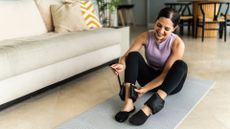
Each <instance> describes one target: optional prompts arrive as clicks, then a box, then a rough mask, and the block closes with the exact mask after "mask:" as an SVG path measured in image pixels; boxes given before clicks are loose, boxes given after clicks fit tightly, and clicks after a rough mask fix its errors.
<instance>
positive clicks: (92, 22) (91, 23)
mask: <svg viewBox="0 0 230 129" xmlns="http://www.w3.org/2000/svg"><path fill="white" fill-rule="evenodd" d="M80 8H81V12H82V16H83V18H84V21H85V24H86V26H87V27H88V29H95V28H101V27H102V25H101V23H100V21H99V18H98V16H97V15H96V14H95V10H94V8H93V4H92V2H91V1H80Z"/></svg>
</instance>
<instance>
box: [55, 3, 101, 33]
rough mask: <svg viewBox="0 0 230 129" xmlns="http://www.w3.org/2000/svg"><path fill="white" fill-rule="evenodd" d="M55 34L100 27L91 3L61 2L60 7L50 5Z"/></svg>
mask: <svg viewBox="0 0 230 129" xmlns="http://www.w3.org/2000/svg"><path fill="white" fill-rule="evenodd" d="M51 13H52V17H53V23H54V26H55V32H70V31H82V30H89V29H95V28H100V27H102V25H101V23H100V22H99V19H98V17H97V16H96V14H95V11H94V8H93V5H92V2H91V1H88V0H63V4H62V5H51Z"/></svg>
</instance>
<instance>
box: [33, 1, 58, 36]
mask: <svg viewBox="0 0 230 129" xmlns="http://www.w3.org/2000/svg"><path fill="white" fill-rule="evenodd" d="M35 2H36V4H37V6H38V9H39V11H40V13H41V16H42V18H43V20H44V22H45V25H46V28H47V30H48V31H49V32H50V31H54V25H53V19H52V16H51V10H50V5H53V4H59V5H61V4H62V0H35Z"/></svg>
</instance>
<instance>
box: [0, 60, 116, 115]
mask: <svg viewBox="0 0 230 129" xmlns="http://www.w3.org/2000/svg"><path fill="white" fill-rule="evenodd" d="M116 62H118V59H114V60H112V61H109V62H107V63H104V64H102V65H100V66H97V67H94V68H92V69H89V70H87V71H84V72H82V73H79V74H76V75H74V76H72V77H70V78H67V79H65V80H63V81H60V82H57V83H54V84H52V85H49V86H46V87H44V88H42V89H40V90H37V91H35V92H32V93H30V94H27V95H25V96H22V97H20V98H17V99H15V100H12V101H10V102H7V103H4V104H2V105H0V111H2V110H4V109H6V108H9V107H11V106H13V105H16V104H18V103H20V102H23V101H25V100H28V99H30V98H33V97H35V96H37V95H40V94H41V93H44V92H46V91H49V90H51V89H54V88H56V87H59V86H62V85H63V84H65V83H67V82H69V81H72V80H74V79H76V78H79V77H82V76H84V75H86V74H88V73H91V72H93V71H95V70H98V69H100V68H103V67H106V66H108V65H111V64H113V63H116Z"/></svg>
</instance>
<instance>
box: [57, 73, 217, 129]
mask: <svg viewBox="0 0 230 129" xmlns="http://www.w3.org/2000/svg"><path fill="white" fill-rule="evenodd" d="M213 85H214V81H211V80H200V79H195V78H188V79H187V80H186V81H185V84H184V87H183V89H182V90H181V92H179V93H178V94H175V95H171V96H168V97H167V99H166V100H165V107H164V108H163V109H162V110H161V111H160V112H159V113H157V114H155V115H152V116H151V117H150V118H149V119H148V121H147V122H146V123H145V124H144V125H141V126H133V125H131V124H130V123H129V122H128V121H126V122H124V123H118V122H116V121H115V120H114V115H115V114H116V113H117V112H118V111H119V109H120V108H121V106H122V101H121V100H120V98H119V97H118V96H114V97H112V98H110V99H108V100H107V101H105V102H103V103H101V104H98V105H96V106H95V107H93V108H91V109H90V110H88V111H86V112H84V113H82V114H80V115H78V116H76V117H75V118H73V119H71V120H69V121H66V122H64V123H63V124H61V125H59V126H58V127H56V129H175V128H176V127H177V126H178V125H179V124H180V123H181V122H182V121H183V120H184V119H185V118H186V116H187V115H188V114H189V113H190V112H191V111H192V109H193V108H194V107H195V106H196V105H197V104H198V103H199V102H200V101H201V99H202V98H203V97H204V96H205V95H206V94H207V93H208V91H209V90H210V89H211V87H212V86H213ZM150 96H151V94H146V95H145V96H143V97H142V98H141V99H139V100H137V102H136V103H135V106H136V108H137V111H138V110H139V109H140V108H141V107H142V106H143V103H144V102H145V101H146V100H147V99H148V98H149V97H150Z"/></svg>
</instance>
